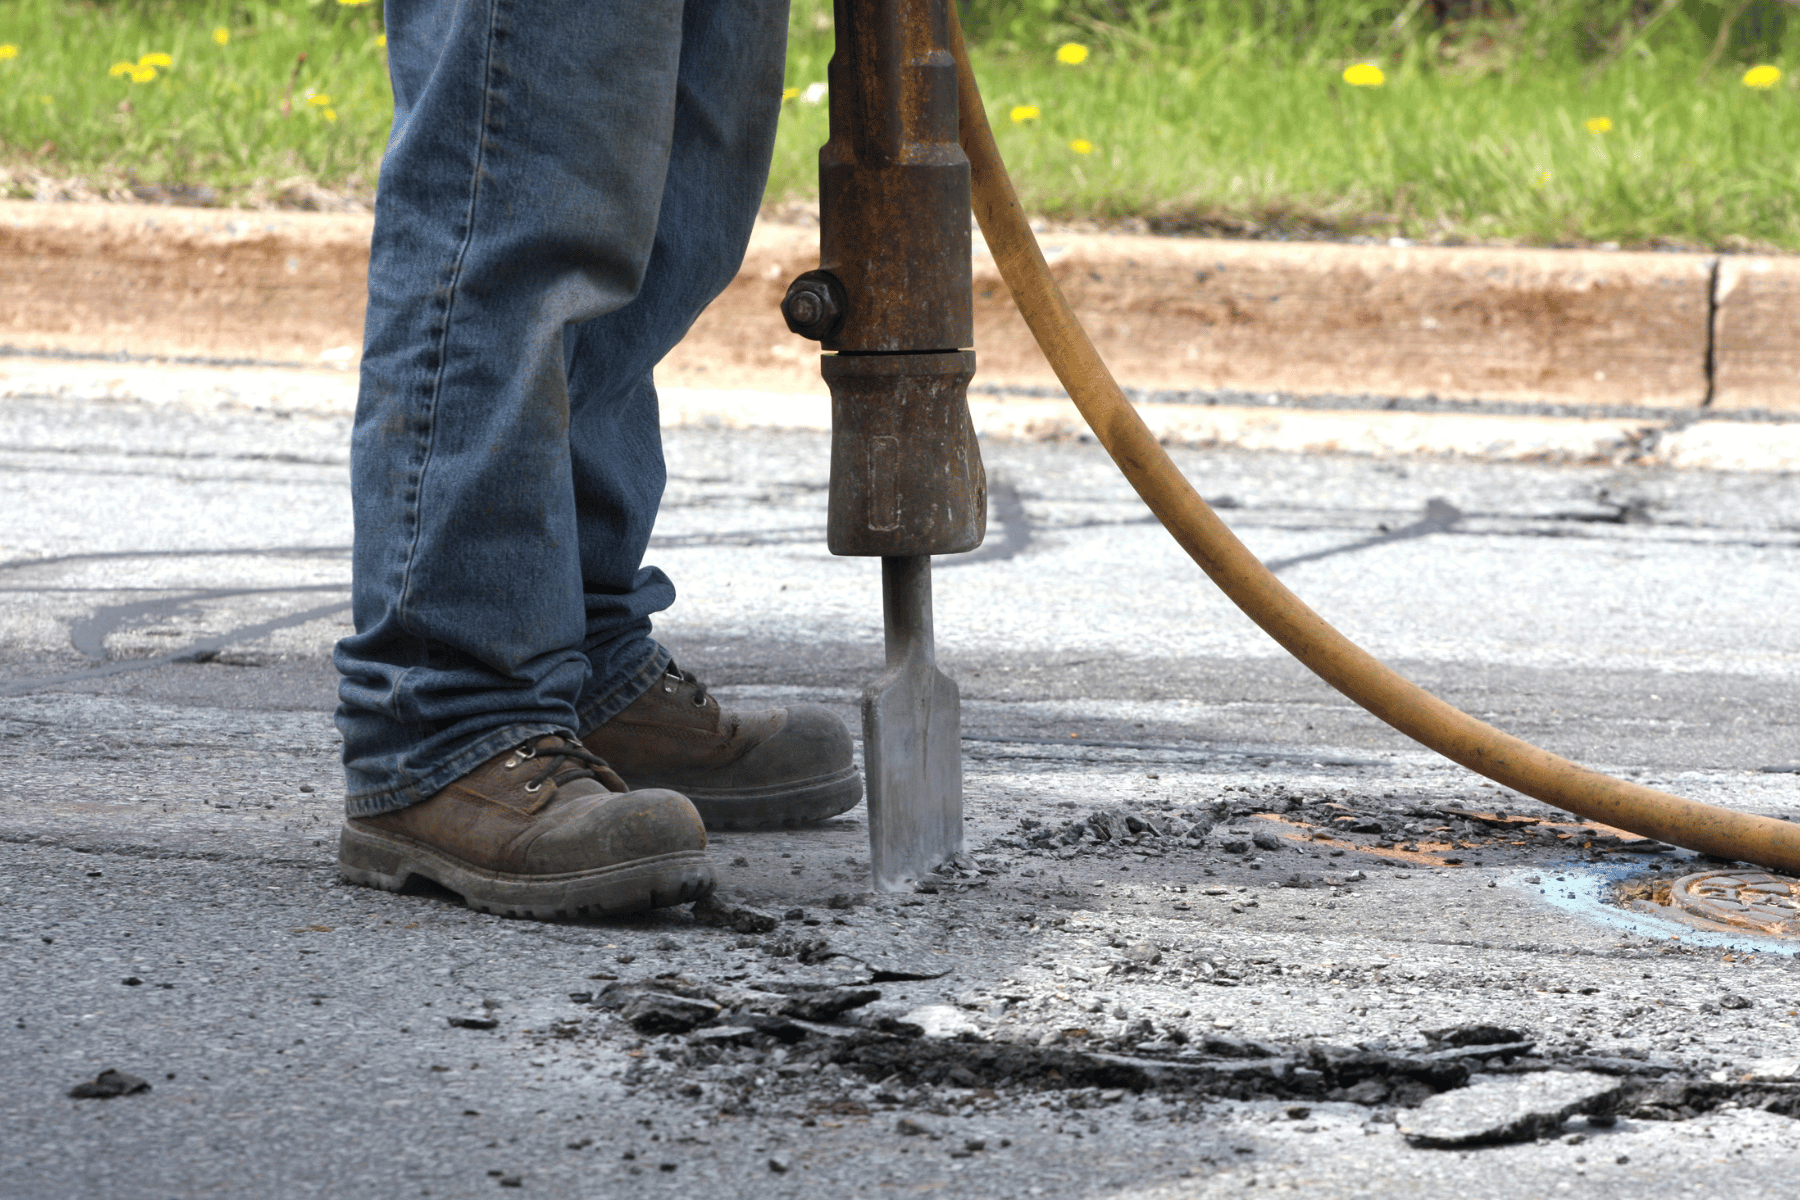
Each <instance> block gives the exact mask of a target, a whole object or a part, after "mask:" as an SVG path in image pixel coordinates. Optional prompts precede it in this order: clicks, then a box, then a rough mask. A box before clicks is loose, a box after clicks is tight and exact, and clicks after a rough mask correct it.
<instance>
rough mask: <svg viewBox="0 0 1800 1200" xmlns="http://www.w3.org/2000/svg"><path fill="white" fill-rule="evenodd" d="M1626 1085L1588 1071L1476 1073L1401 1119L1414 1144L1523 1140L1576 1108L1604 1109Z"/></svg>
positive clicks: (1430, 1145)
mask: <svg viewBox="0 0 1800 1200" xmlns="http://www.w3.org/2000/svg"><path fill="white" fill-rule="evenodd" d="M1628 1086H1629V1085H1628V1084H1626V1083H1624V1082H1622V1081H1621V1080H1619V1079H1617V1078H1610V1077H1608V1076H1605V1075H1595V1074H1592V1073H1591V1072H1587V1071H1543V1072H1539V1073H1536V1074H1532V1075H1509V1076H1500V1077H1495V1076H1479V1075H1478V1076H1475V1077H1474V1081H1473V1082H1471V1083H1470V1085H1469V1086H1468V1087H1465V1088H1458V1089H1456V1090H1454V1091H1449V1092H1444V1093H1442V1094H1440V1095H1436V1096H1433V1097H1431V1098H1430V1099H1428V1100H1426V1101H1425V1102H1424V1103H1423V1104H1421V1105H1419V1107H1418V1108H1417V1109H1416V1110H1414V1111H1413V1112H1412V1113H1410V1114H1407V1115H1406V1116H1405V1117H1403V1118H1402V1121H1401V1125H1400V1132H1401V1133H1402V1134H1404V1135H1405V1137H1406V1139H1407V1141H1409V1142H1411V1143H1412V1144H1413V1145H1415V1146H1421V1147H1425V1148H1429V1149H1450V1148H1454V1147H1460V1146H1492V1145H1499V1144H1502V1143H1506V1142H1523V1141H1529V1140H1531V1139H1532V1138H1536V1137H1539V1136H1542V1135H1543V1134H1546V1133H1550V1132H1553V1131H1554V1130H1556V1129H1557V1128H1558V1127H1559V1126H1561V1125H1562V1123H1563V1122H1564V1121H1566V1120H1568V1119H1569V1118H1570V1117H1572V1116H1574V1115H1575V1114H1576V1113H1601V1114H1603V1113H1605V1112H1607V1111H1608V1110H1609V1109H1610V1108H1611V1107H1612V1106H1613V1104H1615V1103H1616V1102H1617V1101H1618V1100H1619V1098H1620V1097H1621V1096H1622V1095H1623V1094H1624V1092H1625V1090H1626V1089H1627V1087H1628Z"/></svg>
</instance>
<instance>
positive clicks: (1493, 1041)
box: [1422, 1024, 1531, 1046]
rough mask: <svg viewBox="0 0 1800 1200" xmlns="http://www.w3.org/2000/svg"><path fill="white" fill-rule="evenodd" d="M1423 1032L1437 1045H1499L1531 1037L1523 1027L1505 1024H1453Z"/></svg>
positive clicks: (1426, 1037) (1426, 1038) (1428, 1039)
mask: <svg viewBox="0 0 1800 1200" xmlns="http://www.w3.org/2000/svg"><path fill="white" fill-rule="evenodd" d="M1422 1032H1423V1033H1424V1034H1425V1040H1426V1041H1428V1042H1431V1043H1432V1044H1433V1045H1437V1046H1499V1045H1505V1044H1507V1043H1511V1042H1524V1041H1529V1040H1530V1038H1531V1035H1530V1034H1529V1033H1527V1032H1525V1031H1524V1030H1523V1029H1509V1028H1507V1027H1506V1026H1504V1025H1483V1024H1472V1025H1451V1026H1449V1027H1448V1028H1446V1029H1426V1030H1423V1031H1422Z"/></svg>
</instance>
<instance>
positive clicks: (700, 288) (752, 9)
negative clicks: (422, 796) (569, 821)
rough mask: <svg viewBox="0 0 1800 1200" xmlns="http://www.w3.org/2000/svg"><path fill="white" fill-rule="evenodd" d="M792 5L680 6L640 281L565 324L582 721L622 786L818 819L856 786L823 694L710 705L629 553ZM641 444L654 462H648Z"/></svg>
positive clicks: (745, 218) (749, 186)
mask: <svg viewBox="0 0 1800 1200" xmlns="http://www.w3.org/2000/svg"><path fill="white" fill-rule="evenodd" d="M786 19H787V14H786V11H785V5H783V4H781V3H779V2H776V3H770V2H768V0H713V2H708V3H692V4H690V5H689V7H688V12H687V16H686V20H685V22H684V24H683V29H682V40H681V76H680V78H681V83H680V87H679V89H678V95H677V100H676V106H675V134H674V141H673V146H672V150H671V154H670V162H669V177H668V182H667V184H666V186H665V187H664V190H663V199H662V215H661V218H660V220H659V222H658V226H657V236H656V242H655V248H654V249H653V250H652V252H651V258H650V268H649V271H648V273H647V274H646V276H645V279H644V285H643V288H642V289H641V290H640V292H639V294H638V297H637V299H635V300H633V301H632V302H631V303H630V304H628V305H626V306H625V307H623V308H621V309H619V310H618V311H616V312H613V313H610V314H608V315H606V316H604V317H598V318H596V319H595V320H593V321H589V322H588V323H586V324H585V325H582V326H581V327H580V328H579V329H578V330H576V331H574V332H573V333H572V336H571V338H570V371H569V388H570V394H571V396H572V397H573V423H572V426H571V443H572V445H573V447H574V465H575V479H576V495H577V504H578V506H579V511H580V517H581V544H582V566H583V580H584V584H585V588H586V605H587V619H588V640H587V648H588V655H589V658H590V660H591V661H592V663H593V672H592V674H591V675H590V676H589V677H588V687H587V690H586V691H585V692H584V693H583V695H582V699H581V704H580V713H579V716H580V719H581V724H580V725H579V727H578V731H579V732H580V733H581V734H582V741H583V744H584V745H585V746H586V747H587V748H588V749H589V750H592V751H594V752H596V753H598V754H600V755H601V756H603V757H604V758H605V759H606V760H607V761H608V762H610V763H611V764H612V765H613V766H614V767H615V768H616V769H617V770H618V771H619V773H620V774H621V775H622V776H623V777H624V779H625V781H626V782H627V783H629V784H630V785H631V786H633V787H665V788H672V789H674V790H676V791H679V792H680V793H681V794H683V795H685V796H687V797H688V798H689V799H690V800H692V801H693V802H694V804H695V805H696V807H698V808H699V810H700V812H701V814H702V815H703V816H704V817H705V818H706V823H707V825H708V826H709V827H711V828H735V829H743V828H767V827H772V826H788V825H797V824H803V823H806V822H810V821H818V820H821V819H823V818H825V817H829V816H833V815H835V814H837V813H840V812H843V811H845V810H846V809H849V808H851V807H853V806H854V805H855V804H856V803H857V801H858V800H859V799H861V797H862V779H861V777H860V776H859V775H858V774H857V772H856V768H855V765H854V755H853V748H852V743H851V739H850V731H849V730H848V729H846V728H845V727H844V723H843V722H842V721H841V720H839V719H838V717H837V716H836V714H834V713H832V712H831V711H830V710H828V709H824V708H821V707H819V706H817V705H804V704H801V705H790V706H788V707H786V708H776V709H765V710H761V711H754V712H744V711H733V710H730V709H721V708H720V706H719V703H718V701H717V700H716V699H714V698H712V697H711V696H710V695H709V694H708V693H707V692H706V690H705V689H704V687H703V686H700V685H699V683H698V681H697V680H696V679H695V678H694V677H693V676H692V675H691V674H687V673H670V672H669V671H668V670H667V669H666V668H668V666H669V663H668V657H667V655H665V654H662V653H661V652H660V651H659V650H656V648H655V647H654V644H653V643H651V642H650V641H649V628H650V622H649V613H651V612H652V611H655V610H656V609H658V608H662V607H665V606H667V604H668V603H669V601H670V600H671V599H672V598H673V591H672V589H671V588H670V587H669V584H668V581H667V580H666V579H665V578H664V577H663V576H662V574H661V572H659V571H656V570H655V569H654V568H644V569H640V565H639V564H640V562H641V561H642V555H643V552H644V549H645V547H646V545H647V543H648V541H649V537H650V526H651V520H650V518H651V516H652V515H653V514H654V512H655V508H656V502H657V500H658V498H659V497H660V495H661V489H662V482H663V475H662V459H661V441H660V438H659V436H658V429H657V420H656V394H655V390H654V389H653V387H652V386H651V381H650V372H651V368H652V367H654V366H655V365H656V363H657V361H658V360H660V359H661V358H662V356H663V355H664V354H666V353H667V352H668V351H669V349H670V348H671V347H672V346H674V344H675V343H676V342H677V341H678V340H679V339H680V337H681V336H682V334H684V333H685V332H686V331H687V328H688V326H689V325H691V324H692V323H693V320H694V318H695V317H697V316H699V314H700V310H701V309H702V308H704V307H705V305H706V304H707V302H708V301H710V300H711V299H712V298H713V297H714V296H715V295H717V294H718V293H719V292H720V291H722V290H723V289H724V288H725V286H726V285H727V284H728V283H730V282H731V279H732V277H733V275H735V274H736V272H737V269H738V267H739V265H740V262H741V260H742V257H743V247H744V245H745V243H746V242H747V241H748V240H749V237H750V228H751V225H752V223H753V221H754V220H755V217H756V212H757V209H758V207H759V206H760V204H761V201H762V193H763V183H764V180H765V178H766V176H767V174H768V162H769V152H770V148H771V147H772V145H773V143H774V136H775V122H776V118H777V115H778V113H779V111H780V104H781V99H780V94H781V76H782V66H783V57H784V55H783V46H784V43H785V40H786V39H785V34H786ZM621 447H630V452H629V453H626V454H622V453H620V448H621ZM652 458H654V461H655V465H656V469H655V471H654V472H651V471H648V470H645V469H643V468H644V464H646V463H648V462H650V461H651V460H652ZM647 648H648V651H649V652H647Z"/></svg>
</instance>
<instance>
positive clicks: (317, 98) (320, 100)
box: [306, 92, 331, 108]
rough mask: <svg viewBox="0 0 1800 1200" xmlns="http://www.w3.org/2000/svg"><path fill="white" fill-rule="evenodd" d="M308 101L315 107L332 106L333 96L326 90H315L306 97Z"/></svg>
mask: <svg viewBox="0 0 1800 1200" xmlns="http://www.w3.org/2000/svg"><path fill="white" fill-rule="evenodd" d="M306 102H307V103H308V104H310V105H312V106H313V107H314V108H330V107H331V97H330V96H327V95H326V94H325V93H324V92H314V93H313V94H312V95H310V96H308V97H307V98H306Z"/></svg>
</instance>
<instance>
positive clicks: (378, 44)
mask: <svg viewBox="0 0 1800 1200" xmlns="http://www.w3.org/2000/svg"><path fill="white" fill-rule="evenodd" d="M375 48H376V49H377V50H386V49H387V34H385V33H378V34H376V35H375Z"/></svg>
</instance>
